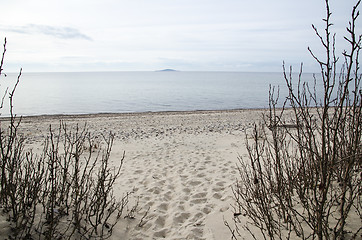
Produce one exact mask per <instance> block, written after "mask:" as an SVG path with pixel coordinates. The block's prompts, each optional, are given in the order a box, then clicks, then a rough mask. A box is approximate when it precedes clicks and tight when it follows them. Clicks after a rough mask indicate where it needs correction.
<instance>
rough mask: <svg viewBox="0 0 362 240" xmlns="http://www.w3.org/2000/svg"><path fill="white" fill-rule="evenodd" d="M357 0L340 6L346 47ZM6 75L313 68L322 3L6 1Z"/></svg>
mask: <svg viewBox="0 0 362 240" xmlns="http://www.w3.org/2000/svg"><path fill="white" fill-rule="evenodd" d="M354 2H355V0H331V9H332V12H333V15H332V19H333V22H334V23H335V25H334V27H333V30H334V31H335V32H336V33H337V36H338V39H337V40H341V41H339V43H338V46H337V47H338V50H341V49H342V48H344V47H346V45H345V44H344V43H342V42H343V40H342V39H343V38H342V36H343V34H345V26H346V25H347V23H348V21H349V19H350V12H351V9H352V5H353V4H354ZM0 7H1V14H0V39H1V40H3V39H4V38H5V37H6V38H7V41H8V45H7V54H6V59H5V63H6V65H5V70H7V71H16V70H18V69H19V68H20V67H23V69H24V71H28V72H32V71H153V70H157V69H164V68H174V69H178V70H183V71H273V72H279V71H281V70H282V62H283V61H285V62H286V63H287V64H288V65H293V66H295V68H298V65H299V64H300V62H303V63H304V66H305V71H307V72H308V71H309V72H311V71H316V70H317V67H318V66H317V65H316V64H315V63H314V61H313V59H312V58H311V56H310V55H309V53H308V51H307V47H308V46H311V47H312V48H313V49H314V51H315V52H316V53H317V54H318V55H320V56H323V55H322V54H323V52H321V47H320V44H319V42H318V39H317V38H316V36H315V35H314V32H313V30H312V28H311V24H312V23H313V24H315V25H316V26H317V27H319V28H321V30H322V28H323V27H324V25H323V23H322V21H321V19H322V18H323V17H324V16H325V8H324V1H323V0H303V1H300V0H299V1H297V0H273V1H272V0H102V1H99V0H47V1H46V0H11V1H8V0H6V1H5V0H0Z"/></svg>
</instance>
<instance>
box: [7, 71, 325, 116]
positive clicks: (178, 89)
mask: <svg viewBox="0 0 362 240" xmlns="http://www.w3.org/2000/svg"><path fill="white" fill-rule="evenodd" d="M293 76H294V78H295V80H297V75H293ZM16 78H17V74H15V73H14V74H8V76H7V77H4V76H1V78H0V84H1V86H0V89H1V92H2V93H3V92H4V91H5V89H6V88H7V87H8V86H9V87H10V88H11V86H13V84H14V83H15V81H16ZM303 80H304V81H307V82H313V75H312V74H308V73H307V74H303ZM270 85H273V86H280V95H281V98H284V97H285V96H286V95H287V89H286V87H285V80H284V78H283V74H282V73H246V72H179V71H175V72H79V73H74V72H72V73H27V72H23V75H22V76H21V79H20V83H19V85H18V88H17V89H16V92H15V95H14V112H15V113H16V114H18V115H24V116H27V115H43V114H88V113H125V112H149V111H150V112H156V111H189V110H225V109H250V108H265V107H268V92H269V86H270ZM317 88H318V86H317ZM7 99H8V97H6V98H5V102H4V107H3V109H2V110H1V116H8V115H9V114H8V113H9V110H8V105H9V103H8V101H7Z"/></svg>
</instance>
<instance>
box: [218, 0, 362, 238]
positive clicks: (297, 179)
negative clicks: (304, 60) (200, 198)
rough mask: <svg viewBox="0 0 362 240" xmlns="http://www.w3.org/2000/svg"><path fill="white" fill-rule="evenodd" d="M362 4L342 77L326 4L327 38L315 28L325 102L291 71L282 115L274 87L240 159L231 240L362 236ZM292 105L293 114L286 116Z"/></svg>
mask: <svg viewBox="0 0 362 240" xmlns="http://www.w3.org/2000/svg"><path fill="white" fill-rule="evenodd" d="M359 5H360V1H358V2H357V3H356V5H355V6H354V7H353V11H352V15H351V16H352V18H351V21H350V22H349V25H348V27H347V31H348V36H347V37H345V40H346V41H348V43H349V45H350V50H348V51H344V52H343V59H344V63H343V65H342V68H341V71H339V70H340V69H337V66H338V65H337V63H338V60H339V59H338V58H337V56H336V53H335V35H334V34H332V33H331V27H332V23H331V11H330V9H329V2H328V0H327V1H326V11H327V16H326V18H325V19H323V20H324V21H325V24H326V28H325V32H324V34H321V33H320V32H319V31H318V30H317V28H315V27H314V26H313V29H314V30H315V33H316V35H317V37H318V38H319V39H320V41H321V43H322V46H323V47H324V49H325V53H326V56H325V58H324V59H323V60H321V58H320V57H317V56H315V55H314V53H313V51H312V50H311V49H308V50H309V51H310V53H311V55H312V57H313V58H314V59H315V60H316V61H317V63H318V64H319V66H320V70H321V79H319V78H318V79H317V77H315V82H317V81H322V83H323V87H324V95H323V96H317V94H316V90H315V85H314V86H310V85H308V84H307V83H303V82H302V71H300V74H299V79H298V80H297V82H296V83H295V81H293V79H292V74H291V72H292V70H291V69H290V74H288V73H287V71H286V70H285V68H284V77H285V81H286V85H287V88H288V89H289V96H288V97H287V99H286V100H285V102H284V108H283V109H276V104H277V102H278V92H277V91H275V89H274V88H271V90H270V94H269V96H270V100H269V105H270V108H269V110H270V111H269V114H268V115H267V116H265V117H264V122H263V123H262V124H256V125H255V128H254V132H253V135H252V140H251V141H248V143H247V150H248V153H249V158H248V160H247V159H241V158H240V159H239V160H240V164H239V177H238V182H237V184H236V185H235V186H234V188H233V192H234V196H235V199H236V207H235V209H234V210H235V213H234V216H235V218H234V219H235V226H233V225H230V224H229V223H227V222H226V223H225V224H226V225H227V226H228V227H229V229H230V230H231V233H232V235H233V236H232V238H233V239H238V238H240V236H241V229H244V230H247V231H249V232H250V234H251V235H252V236H253V237H254V238H257V237H256V232H255V229H259V232H260V233H261V236H263V238H264V239H360V238H361V219H362V215H361V205H362V202H361V193H362V186H361V177H362V175H361V163H362V155H361V154H362V152H361V150H362V145H361V134H362V131H361V130H362V129H361V128H362V125H361V123H362V112H361V96H362V90H361V85H360V80H361V75H360V74H359V73H358V72H359V53H360V49H361V35H357V33H356V30H357V29H356V26H355V24H356V21H357V18H358V16H359V11H358V7H359ZM301 69H302V68H301ZM294 84H296V85H294ZM287 107H288V108H291V110H292V115H291V116H285V115H286V111H285V109H286V108H287ZM240 215H243V216H245V217H247V218H248V221H247V224H246V225H241V224H240V222H239V219H238V218H239V217H238V216H240ZM351 216H355V218H354V220H355V221H357V223H356V222H352V220H353V218H352V217H351ZM358 221H359V223H358ZM352 226H354V227H352ZM356 226H357V227H356Z"/></svg>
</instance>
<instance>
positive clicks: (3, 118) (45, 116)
mask: <svg viewBox="0 0 362 240" xmlns="http://www.w3.org/2000/svg"><path fill="white" fill-rule="evenodd" d="M280 109H281V108H280ZM286 109H287V108H286ZM267 110H268V108H237V109H221V110H185V111H178V110H175V111H155V112H153V111H146V112H119V113H117V112H114V113H113V112H109V113H108V112H104V113H102V112H100V113H77V114H41V115H15V117H16V118H22V119H24V120H33V119H75V118H77V119H88V118H97V117H122V116H140V115H165V116H166V115H180V114H181V115H192V114H210V113H223V112H225V113H227V112H229V113H230V112H245V111H267ZM9 119H10V116H0V122H1V121H9Z"/></svg>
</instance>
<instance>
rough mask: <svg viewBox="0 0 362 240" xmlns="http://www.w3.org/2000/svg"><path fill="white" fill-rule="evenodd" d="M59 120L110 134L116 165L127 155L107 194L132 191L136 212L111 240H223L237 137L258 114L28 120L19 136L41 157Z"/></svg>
mask: <svg viewBox="0 0 362 240" xmlns="http://www.w3.org/2000/svg"><path fill="white" fill-rule="evenodd" d="M60 119H62V120H64V121H65V122H67V124H68V125H74V124H77V123H78V124H84V123H85V122H87V125H88V127H89V129H90V131H92V132H94V133H96V134H97V133H107V132H109V131H112V132H114V133H115V134H116V140H115V143H114V146H113V151H112V156H111V161H112V162H114V163H115V164H117V163H118V162H119V160H120V159H121V157H122V154H123V151H125V152H126V158H125V163H124V167H123V169H122V175H121V177H120V178H119V179H118V181H117V182H116V185H115V189H114V190H115V192H116V194H118V195H119V196H120V197H122V194H123V193H125V192H126V191H132V189H133V190H134V194H133V200H132V203H133V202H134V201H135V199H137V198H138V199H139V205H138V210H137V214H136V219H122V221H121V222H120V223H119V224H118V225H117V227H116V229H115V231H114V234H113V236H112V239H158V238H166V239H229V238H230V233H229V231H228V229H227V228H226V227H225V225H224V223H223V219H224V218H225V219H226V220H229V221H231V218H232V211H231V210H232V208H231V204H233V199H232V192H231V186H232V185H233V184H234V183H235V179H236V177H237V170H236V163H237V156H238V154H240V155H245V154H246V152H245V146H244V142H245V141H244V139H245V134H244V131H245V130H247V129H250V127H251V126H252V123H253V122H255V121H258V120H260V119H261V111H260V110H245V111H207V112H187V113H178V112H171V113H144V114H111V115H93V116H92V115H90V116H78V117H69V116H68V117H67V116H48V117H34V118H25V119H23V123H22V125H21V132H22V133H23V134H24V135H25V136H27V137H28V138H29V142H30V143H31V146H32V147H33V148H34V149H35V151H37V150H38V151H40V150H41V142H42V139H43V137H44V136H46V135H47V129H48V128H49V125H50V124H51V125H53V126H58V124H59V120H60ZM130 207H131V205H130ZM147 209H149V212H148V215H147V216H146V217H145V218H144V224H143V225H142V227H139V226H138V224H139V222H140V219H141V218H142V216H143V215H144V213H145V212H146V211H147Z"/></svg>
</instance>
